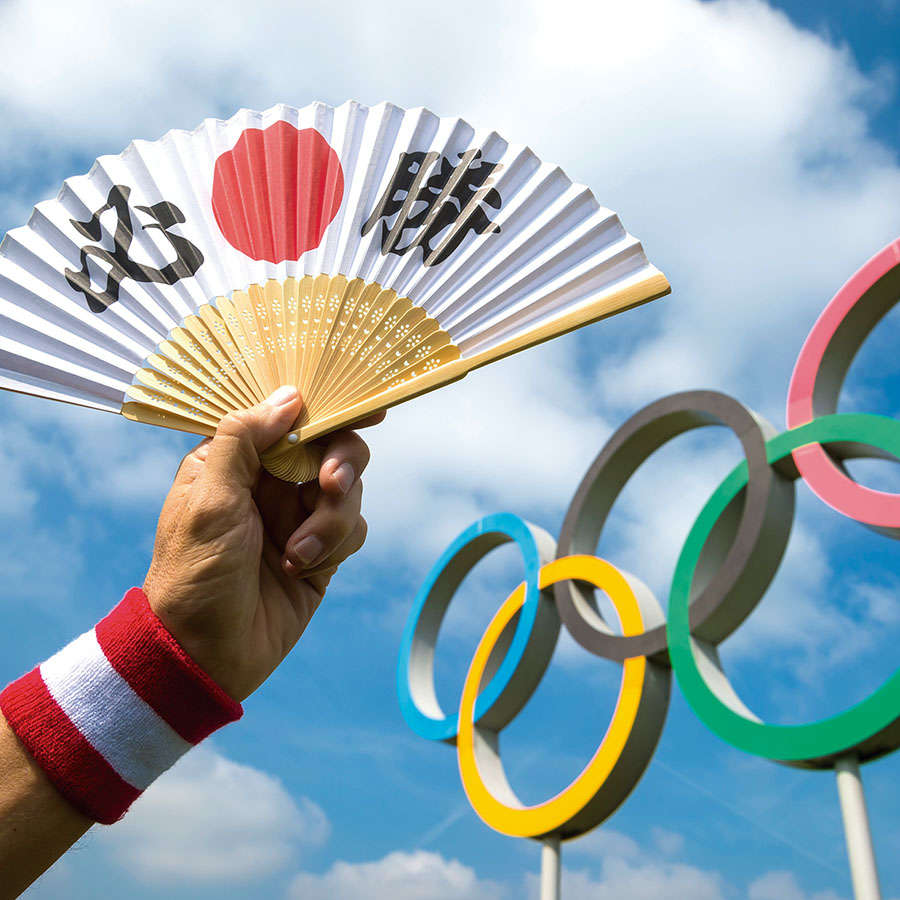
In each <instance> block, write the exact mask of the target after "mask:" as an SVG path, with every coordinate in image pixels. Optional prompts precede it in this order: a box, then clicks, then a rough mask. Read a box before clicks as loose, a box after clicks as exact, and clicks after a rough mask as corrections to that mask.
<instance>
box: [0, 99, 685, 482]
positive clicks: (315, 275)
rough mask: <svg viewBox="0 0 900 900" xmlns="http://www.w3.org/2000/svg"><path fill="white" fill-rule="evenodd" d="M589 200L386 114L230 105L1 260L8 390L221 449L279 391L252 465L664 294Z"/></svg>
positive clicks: (304, 470)
mask: <svg viewBox="0 0 900 900" xmlns="http://www.w3.org/2000/svg"><path fill="white" fill-rule="evenodd" d="M668 291H669V285H668V282H667V281H666V279H665V277H664V276H663V275H662V273H660V272H659V271H658V270H657V269H656V268H655V267H654V266H652V265H651V264H650V263H649V262H648V260H647V258H646V256H645V255H644V252H643V250H642V248H641V245H640V243H639V242H638V241H637V240H636V239H635V238H634V237H632V236H631V235H630V234H628V233H627V232H626V231H625V229H624V228H623V227H622V225H621V224H620V222H619V219H618V218H617V216H616V215H615V214H614V213H612V212H611V211H610V210H608V209H604V208H603V207H601V206H600V205H599V204H598V203H597V201H596V200H595V198H594V196H593V195H592V193H591V192H590V190H588V189H587V188H586V187H584V186H582V185H578V184H573V183H572V182H571V181H570V179H569V178H567V177H566V176H565V175H564V174H563V172H562V171H561V170H560V169H559V168H558V167H557V166H554V165H550V164H548V163H545V162H543V161H541V160H540V159H539V158H538V157H537V156H535V154H534V153H533V152H532V151H531V150H530V149H528V148H527V147H524V146H517V145H514V144H509V143H507V142H506V141H505V140H504V139H503V138H501V137H500V136H499V135H497V133H496V132H493V131H491V132H485V131H477V130H475V129H473V128H472V127H471V126H470V125H468V124H467V123H466V122H465V121H463V120H462V119H456V118H440V117H438V116H436V115H434V114H432V113H431V112H429V111H428V110H425V109H412V110H404V109H400V108H398V107H396V106H392V105H390V104H380V105H378V106H373V107H371V108H369V107H365V106H362V105H360V104H358V103H353V102H349V103H345V104H344V105H343V106H340V107H337V108H332V107H330V106H326V105H324V104H321V103H315V104H312V105H311V106H307V107H305V108H304V109H295V108H292V107H289V106H275V107H272V108H271V109H269V110H267V111H266V112H262V113H259V112H252V111H249V110H241V111H240V112H238V113H237V114H236V115H234V116H233V117H232V118H231V119H229V120H228V121H221V120H217V119H207V120H206V121H205V122H204V123H203V124H202V125H201V126H200V127H199V128H197V129H196V130H195V131H192V132H186V131H170V132H169V133H168V134H166V135H165V136H164V137H163V138H162V139H160V140H158V141H155V142H147V141H134V142H133V143H132V144H130V145H129V146H128V148H127V149H126V150H125V151H124V152H122V153H121V154H120V155H119V156H103V157H101V158H100V159H98V160H97V162H96V163H95V164H94V166H93V167H92V169H91V171H90V172H89V173H88V174H87V175H83V176H79V177H76V178H70V179H68V180H67V181H66V182H65V183H64V185H63V188H62V190H61V191H60V193H59V195H58V197H57V198H56V199H55V200H50V201H47V202H44V203H39V204H38V205H37V206H36V207H35V209H34V212H33V213H32V215H31V217H30V219H29V222H28V224H27V225H26V226H24V227H21V228H16V229H14V230H12V231H10V232H9V233H8V234H7V235H6V237H5V238H4V240H3V243H2V245H0V387H3V388H7V389H10V390H15V391H22V392H25V393H30V394H36V395H39V396H44V397H51V398H54V399H57V400H65V401H68V402H71V403H78V404H82V405H85V406H91V407H95V408H98V409H104V410H109V411H112V412H119V413H122V414H123V415H125V416H127V417H128V418H130V419H134V420H137V421H139V422H146V423H151V424H155V425H164V426H166V427H169V428H176V429H180V430H182V431H190V432H195V433H197V434H204V435H210V434H213V433H214V431H215V428H216V425H217V423H218V422H219V420H220V419H221V418H222V417H223V416H224V415H226V414H227V413H228V412H230V411H233V410H237V409H242V408H247V407H249V406H251V405H253V404H255V403H258V402H259V401H260V400H262V399H264V398H265V397H266V396H268V394H269V393H271V391H273V390H274V389H275V388H277V387H279V386H280V385H282V384H292V385H296V386H297V387H298V388H299V390H300V393H301V396H302V397H303V400H304V408H303V412H302V415H301V418H300V419H299V420H298V422H297V423H296V424H295V427H294V430H293V431H292V432H291V433H290V434H289V435H287V436H286V437H285V438H284V439H282V440H281V441H280V442H279V443H278V444H276V445H275V446H274V447H272V448H271V449H270V450H269V451H267V452H266V454H265V456H264V463H265V465H266V467H267V468H268V469H269V471H271V472H273V473H274V474H275V475H278V476H279V477H282V478H284V479H287V480H291V481H302V480H306V479H309V478H313V477H315V475H316V472H317V468H318V463H319V460H320V451H319V452H318V453H317V452H316V450H315V448H314V447H310V446H308V444H307V442H309V441H311V440H313V439H314V438H317V437H320V436H322V435H324V434H327V433H328V432H330V431H333V430H335V429H337V428H340V427H342V426H346V425H349V424H351V423H352V422H354V421H355V420H358V419H360V418H361V417H363V416H366V415H369V414H370V413H372V412H374V411H377V410H379V409H384V408H386V407H388V406H392V405H393V404H396V403H399V402H401V401H404V400H408V399H410V398H411V397H414V396H416V395H418V394H421V393H423V392H425V391H429V390H432V389H434V388H436V387H439V386H441V385H445V384H447V383H449V382H451V381H454V380H456V379H458V378H460V377H462V376H463V375H465V374H466V373H467V372H469V371H470V370H471V369H474V368H477V367H478V366H482V365H484V364H486V363H488V362H491V361H493V360H495V359H499V358H500V357H503V356H506V355H508V354H510V353H514V352H516V351H518V350H522V349H524V348H525V347H529V346H531V345H533V344H536V343H538V342H540V341H543V340H546V339H547V338H551V337H554V336H555V335H558V334H562V333H563V332H566V331H569V330H571V329H573V328H577V327H579V326H581V325H585V324H587V323H588V322H592V321H595V320H597V319H600V318H602V317H604V316H608V315H611V314H612V313H615V312H618V311H620V310H623V309H627V308H629V307H632V306H635V305H637V304H639V303H644V302H646V301H648V300H652V299H654V298H656V297H659V296H661V295H663V294H665V293H668Z"/></svg>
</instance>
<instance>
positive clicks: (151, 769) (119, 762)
mask: <svg viewBox="0 0 900 900" xmlns="http://www.w3.org/2000/svg"><path fill="white" fill-rule="evenodd" d="M40 673H41V678H43V680H44V684H45V685H46V686H47V690H48V691H49V692H50V696H51V697H53V699H54V700H55V701H56V702H57V703H58V704H59V706H60V708H61V709H62V711H63V712H64V713H65V714H66V715H67V716H68V718H69V720H70V721H71V722H72V724H73V725H74V726H75V727H76V728H77V729H78V730H79V731H80V732H81V734H82V736H83V737H84V738H85V740H86V741H87V742H88V743H89V744H90V745H91V746H92V747H93V748H94V749H95V750H96V751H97V752H98V753H100V755H101V756H102V757H103V758H104V759H105V760H106V761H107V762H108V763H109V764H110V765H111V766H112V767H113V769H115V770H116V772H117V773H118V774H119V776H120V777H121V778H122V779H123V780H124V781H127V782H128V784H130V785H131V786H132V787H136V788H137V789H138V790H139V791H143V790H145V789H146V788H147V787H149V785H150V784H151V783H152V782H153V781H154V780H155V779H156V778H157V777H158V776H159V774H160V773H161V772H165V770H166V769H168V768H169V767H170V766H171V765H173V764H174V763H175V761H176V760H177V759H178V758H179V757H180V756H182V755H183V754H185V753H187V751H188V750H190V749H191V747H192V746H193V744H190V743H188V742H187V741H186V740H184V739H183V738H181V737H179V735H178V734H176V733H175V731H173V730H172V728H171V727H170V726H169V725H168V724H167V723H166V722H165V721H164V720H163V719H161V718H160V717H159V716H158V715H157V714H156V712H154V710H153V709H152V708H151V707H150V705H149V704H147V703H145V702H144V701H143V700H142V699H141V698H140V697H138V695H137V694H136V693H135V692H134V691H133V690H132V689H131V686H130V685H129V684H128V682H127V681H125V679H124V678H122V676H121V675H120V674H119V673H118V672H117V671H116V670H115V669H114V668H113V667H112V666H111V665H110V663H109V660H108V659H107V658H106V657H105V656H104V655H103V651H102V650H101V649H100V644H98V643H97V634H96V632H94V631H93V630H92V631H88V632H87V633H86V634H83V635H81V637H79V638H76V639H75V640H74V641H72V643H71V644H69V645H68V646H66V647H63V649H62V650H60V651H59V652H58V653H56V654H54V655H53V656H51V657H50V659H48V660H47V661H46V662H44V663H41V666H40Z"/></svg>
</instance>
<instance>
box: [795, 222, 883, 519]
mask: <svg viewBox="0 0 900 900" xmlns="http://www.w3.org/2000/svg"><path fill="white" fill-rule="evenodd" d="M898 301H900V239H898V240H896V241H894V242H893V243H891V244H888V246H887V247H885V248H884V249H883V250H881V251H879V252H878V253H876V254H875V256H873V257H872V258H871V259H870V260H869V261H868V262H867V263H866V264H865V265H864V266H863V267H862V268H861V269H860V270H859V271H858V272H856V273H855V274H854V275H853V276H852V277H851V278H850V279H849V281H847V283H846V284H845V285H844V286H843V287H842V288H841V289H840V290H839V291H838V292H837V294H835V296H834V298H833V299H832V300H831V302H830V303H829V304H828V306H826V307H825V309H824V310H823V311H822V314H821V315H820V316H819V318H818V320H817V321H816V324H815V325H813V328H812V331H810V333H809V335H808V336H807V338H806V341H805V342H804V344H803V349H802V350H801V351H800V355H799V356H798V357H797V362H796V364H795V366H794V373H793V375H792V376H791V384H790V387H789V388H788V398H787V413H786V417H787V427H788V428H797V427H798V426H800V425H805V424H806V423H807V422H811V421H812V420H813V419H814V418H815V417H816V416H821V415H828V414H830V413H834V412H837V401H838V395H839V394H840V390H841V385H842V384H843V381H844V377H845V376H846V374H847V369H848V368H849V367H850V363H851V362H852V360H853V357H854V356H855V354H856V351H857V350H858V349H859V348H860V346H861V345H862V343H863V341H865V339H866V337H868V335H869V333H870V332H871V331H872V329H873V328H874V327H875V326H876V325H877V324H878V322H879V320H880V319H881V317H882V316H883V315H884V314H885V313H886V312H888V310H889V309H891V307H893V306H894V305H895V304H896V303H897V302H898ZM793 457H794V462H795V464H796V465H797V468H798V469H799V470H800V475H801V476H802V478H803V480H804V481H805V482H806V483H807V484H808V485H809V487H810V488H811V489H812V491H813V493H815V494H816V496H817V497H819V498H820V499H821V500H822V501H823V502H824V503H827V504H828V505H829V506H831V507H832V508H833V509H836V510H837V511H838V512H840V513H843V514H844V515H845V516H849V517H850V518H851V519H856V520H858V521H860V522H864V523H866V524H867V525H874V526H876V527H881V528H898V527H900V494H889V493H885V492H883V491H874V490H872V489H871V488H867V487H863V486H862V485H861V484H859V483H857V482H856V481H854V480H853V479H852V478H850V476H849V475H847V473H846V472H845V471H843V469H841V468H840V467H839V466H838V465H837V464H836V463H835V461H834V460H833V459H832V457H831V456H829V455H828V453H827V452H826V451H825V449H824V448H823V447H822V445H821V444H809V445H807V446H805V447H800V448H798V449H797V450H795V451H794V453H793Z"/></svg>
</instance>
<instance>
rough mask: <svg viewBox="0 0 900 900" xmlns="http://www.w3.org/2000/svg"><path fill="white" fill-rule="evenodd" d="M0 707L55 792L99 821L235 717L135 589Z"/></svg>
mask: <svg viewBox="0 0 900 900" xmlns="http://www.w3.org/2000/svg"><path fill="white" fill-rule="evenodd" d="M0 711H2V713H3V715H4V717H5V718H6V720H7V722H9V725H10V727H11V728H12V730H13V731H14V732H15V733H16V736H17V737H18V738H19V740H20V741H21V742H22V743H23V744H24V746H25V748H26V749H27V750H28V752H29V753H30V754H31V755H32V756H33V757H34V759H35V760H36V761H37V763H38V764H39V765H40V767H41V768H42V769H43V770H44V771H45V772H46V773H47V775H48V777H49V778H50V780H51V781H52V782H53V784H54V785H55V786H56V788H57V789H58V790H59V792H60V793H61V794H62V795H63V796H64V797H65V798H66V799H67V800H68V801H69V802H70V803H71V804H72V805H73V806H74V807H75V808H76V809H78V810H79V811H81V812H82V813H84V814H85V815H87V816H90V817H91V818H92V819H95V820H96V821H98V822H103V823H105V824H109V823H112V822H115V821H116V820H118V819H120V818H121V817H122V816H123V815H124V814H125V811H126V810H127V809H128V807H129V806H130V805H131V804H132V803H133V802H134V800H135V799H136V798H137V797H138V796H139V795H140V793H141V792H142V791H143V790H144V789H145V788H147V787H148V786H149V785H150V783H151V782H152V781H154V779H156V778H157V777H158V776H159V775H161V774H162V773H163V772H164V771H165V770H166V769H168V768H169V767H170V766H171V765H172V764H173V763H174V762H175V761H176V760H177V759H178V758H179V757H180V756H181V755H182V754H184V753H186V752H187V751H188V750H190V748H191V747H193V746H194V744H197V743H199V742H200V741H202V740H203V738H205V737H206V736H207V735H209V734H211V733H212V732H213V731H215V730H216V729H217V728H221V727H222V726H223V725H227V724H228V723H229V722H233V721H235V720H236V719H239V718H240V717H241V715H242V714H243V709H242V707H241V705H240V703H238V702H236V701H235V700H233V699H232V698H231V697H229V696H228V694H226V693H225V691H223V690H222V688H220V687H219V686H218V685H217V684H216V683H215V682H214V681H213V680H212V679H211V678H210V677H209V676H208V675H207V674H206V673H205V672H204V671H203V670H202V669H201V668H200V667H199V666H198V665H197V664H196V663H195V662H194V661H193V660H192V659H191V658H190V656H188V655H187V653H185V651H184V650H183V649H182V648H181V646H180V645H179V644H178V642H177V641H176V640H175V638H174V637H172V635H171V634H170V633H169V632H168V631H167V630H166V627H165V626H164V625H163V623H162V622H161V621H160V620H159V619H158V618H157V616H156V615H155V614H154V613H153V611H152V610H151V609H150V606H149V604H148V603H147V597H146V595H145V594H144V592H143V591H142V590H140V588H133V589H132V590H130V591H129V592H128V593H127V594H126V595H125V596H124V598H123V599H122V601H121V602H120V603H119V605H118V606H116V608H115V609H114V610H113V611H112V612H111V613H109V615H108V616H106V617H105V618H104V619H102V620H101V621H100V622H99V623H98V624H97V626H96V627H95V628H93V629H92V630H91V631H88V632H86V633H85V634H83V635H81V637H79V638H76V639H75V640H74V641H72V643H71V644H69V645H68V646H66V647H64V648H63V649H62V650H60V651H59V653H56V654H54V655H53V656H51V657H50V659H48V660H47V661H46V662H43V663H41V665H39V666H38V667H37V668H35V669H32V671H31V672H29V673H28V674H27V675H23V676H22V677H21V678H19V679H18V680H17V681H14V682H13V683H12V684H10V685H9V686H8V687H6V688H5V690H3V692H2V693H0Z"/></svg>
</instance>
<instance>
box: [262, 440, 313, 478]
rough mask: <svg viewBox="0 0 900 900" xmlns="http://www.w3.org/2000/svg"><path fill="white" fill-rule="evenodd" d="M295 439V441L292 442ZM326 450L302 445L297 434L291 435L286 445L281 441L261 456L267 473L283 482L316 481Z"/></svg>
mask: <svg viewBox="0 0 900 900" xmlns="http://www.w3.org/2000/svg"><path fill="white" fill-rule="evenodd" d="M292 438H293V440H291V439H292ZM324 456H325V450H324V449H323V448H322V447H319V446H317V445H316V444H302V443H300V439H299V437H298V436H297V435H296V434H289V435H288V437H287V441H286V446H285V443H284V442H282V441H279V442H278V443H277V444H276V445H275V446H274V447H270V448H269V449H268V450H266V451H265V452H264V453H262V454H261V456H260V461H261V462H262V464H263V467H264V468H265V470H266V471H267V472H270V473H271V474H272V475H274V476H275V477H276V478H280V479H281V480H282V481H293V482H295V483H296V482H300V481H315V479H317V478H318V477H319V469H320V468H321V466H322V459H323V458H324Z"/></svg>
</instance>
